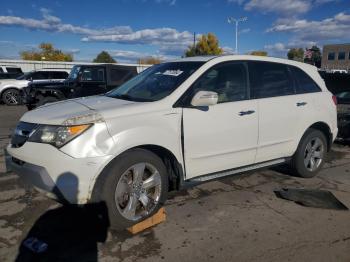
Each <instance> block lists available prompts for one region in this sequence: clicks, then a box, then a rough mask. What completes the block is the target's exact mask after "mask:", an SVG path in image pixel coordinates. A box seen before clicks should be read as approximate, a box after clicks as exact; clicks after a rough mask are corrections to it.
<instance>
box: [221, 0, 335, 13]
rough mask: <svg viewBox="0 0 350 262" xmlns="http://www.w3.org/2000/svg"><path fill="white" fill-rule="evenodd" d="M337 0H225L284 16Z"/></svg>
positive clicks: (247, 8) (249, 9)
mask: <svg viewBox="0 0 350 262" xmlns="http://www.w3.org/2000/svg"><path fill="white" fill-rule="evenodd" d="M335 1H339V0H227V2H228V3H235V4H238V5H242V4H244V9H245V10H247V11H253V10H258V11H260V12H262V13H276V14H279V15H284V16H286V15H287V16H297V15H299V14H303V13H306V12H308V11H310V10H311V9H312V8H313V7H315V6H319V5H322V4H327V3H330V2H335Z"/></svg>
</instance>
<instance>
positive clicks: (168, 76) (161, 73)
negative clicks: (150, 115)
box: [106, 62, 204, 102]
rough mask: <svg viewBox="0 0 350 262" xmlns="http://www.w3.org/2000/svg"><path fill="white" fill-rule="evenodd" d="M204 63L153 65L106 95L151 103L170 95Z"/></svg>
mask: <svg viewBox="0 0 350 262" xmlns="http://www.w3.org/2000/svg"><path fill="white" fill-rule="evenodd" d="M203 64H204V62H169V63H163V64H159V65H154V66H152V67H150V68H148V69H147V70H145V71H143V72H142V73H141V74H139V75H137V76H135V77H134V78H132V79H131V80H129V81H128V82H126V83H124V84H123V85H121V86H120V87H118V88H116V89H113V90H112V91H110V92H109V93H107V94H106V95H107V96H109V97H113V98H119V99H124V100H130V101H139V102H152V101H157V100H160V99H162V98H164V97H166V96H168V95H170V94H171V93H172V92H173V91H174V90H175V89H176V88H177V87H178V86H179V85H181V84H182V83H183V82H184V81H185V80H186V79H187V78H188V77H189V76H191V75H192V74H193V73H194V72H195V71H196V70H197V69H198V68H199V67H200V66H201V65H203Z"/></svg>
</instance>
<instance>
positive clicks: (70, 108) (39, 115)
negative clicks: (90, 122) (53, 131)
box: [21, 96, 142, 125]
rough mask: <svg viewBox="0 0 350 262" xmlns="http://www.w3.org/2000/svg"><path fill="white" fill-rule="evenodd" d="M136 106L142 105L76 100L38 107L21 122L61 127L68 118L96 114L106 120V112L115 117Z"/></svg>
mask: <svg viewBox="0 0 350 262" xmlns="http://www.w3.org/2000/svg"><path fill="white" fill-rule="evenodd" d="M136 104H142V103H137V102H132V101H126V100H120V99H115V98H110V97H107V96H92V97H86V98H78V99H72V100H65V101H60V102H55V103H50V104H46V105H44V106H41V107H38V108H37V109H35V110H32V111H29V112H27V113H25V114H24V115H23V116H22V118H21V121H22V122H29V123H36V124H47V125H61V124H63V123H64V122H65V121H66V120H68V119H70V118H73V117H76V116H82V115H88V114H92V113H94V112H96V113H98V114H99V115H100V116H102V117H103V118H107V117H109V114H108V113H107V112H111V111H113V112H114V114H113V115H116V114H117V112H118V111H119V112H121V111H125V112H127V111H128V109H127V108H129V107H130V106H133V105H136ZM129 112H130V111H129Z"/></svg>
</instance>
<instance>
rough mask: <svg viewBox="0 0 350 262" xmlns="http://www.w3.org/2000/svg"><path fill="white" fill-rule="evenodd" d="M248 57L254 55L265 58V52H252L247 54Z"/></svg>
mask: <svg viewBox="0 0 350 262" xmlns="http://www.w3.org/2000/svg"><path fill="white" fill-rule="evenodd" d="M249 54H250V55H256V56H267V52H266V51H252V52H250V53H249Z"/></svg>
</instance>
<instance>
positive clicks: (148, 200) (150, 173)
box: [92, 149, 168, 230]
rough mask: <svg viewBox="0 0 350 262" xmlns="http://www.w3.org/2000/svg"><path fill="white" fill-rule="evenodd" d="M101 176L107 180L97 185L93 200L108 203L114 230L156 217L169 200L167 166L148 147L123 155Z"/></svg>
mask: <svg viewBox="0 0 350 262" xmlns="http://www.w3.org/2000/svg"><path fill="white" fill-rule="evenodd" d="M101 176H102V180H103V181H102V183H98V184H97V185H96V188H95V189H94V192H93V196H92V199H93V202H101V201H103V202H105V203H106V205H107V207H108V215H109V220H110V225H111V227H112V228H113V229H117V230H121V229H125V228H127V227H129V226H131V225H133V224H136V223H138V222H140V221H142V220H144V219H146V218H148V217H150V216H152V215H153V214H155V213H156V212H157V211H158V210H159V208H160V207H161V206H162V205H163V204H164V203H165V201H166V199H167V195H168V178H167V170H166V167H165V165H164V163H163V161H162V160H161V159H160V158H159V157H158V156H157V155H155V154H154V153H152V152H150V151H148V150H144V149H133V150H130V151H128V152H126V153H124V154H122V155H121V156H119V157H118V158H116V159H115V160H114V161H113V162H112V163H111V164H110V165H109V166H108V167H107V168H106V169H105V170H104V171H103V173H102V174H101Z"/></svg>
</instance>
